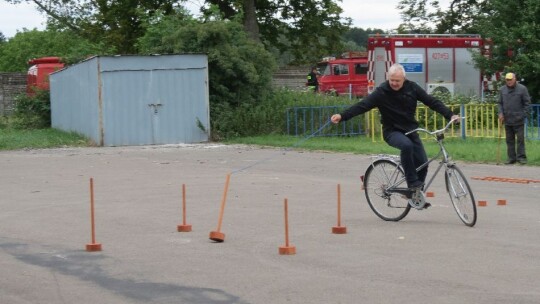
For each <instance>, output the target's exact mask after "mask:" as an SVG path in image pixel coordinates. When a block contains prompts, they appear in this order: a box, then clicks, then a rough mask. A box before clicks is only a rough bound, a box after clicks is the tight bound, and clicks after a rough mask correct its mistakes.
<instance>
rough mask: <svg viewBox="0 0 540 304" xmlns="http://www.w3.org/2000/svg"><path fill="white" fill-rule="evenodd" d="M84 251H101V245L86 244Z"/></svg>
mask: <svg viewBox="0 0 540 304" xmlns="http://www.w3.org/2000/svg"><path fill="white" fill-rule="evenodd" d="M86 251H101V244H100V243H94V244H86Z"/></svg>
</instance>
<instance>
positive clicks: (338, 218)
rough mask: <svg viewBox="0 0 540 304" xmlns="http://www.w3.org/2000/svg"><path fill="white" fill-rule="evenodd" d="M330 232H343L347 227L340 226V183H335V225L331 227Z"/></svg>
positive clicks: (345, 231)
mask: <svg viewBox="0 0 540 304" xmlns="http://www.w3.org/2000/svg"><path fill="white" fill-rule="evenodd" d="M332 233H334V234H345V233H347V227H343V226H341V185H340V184H338V185H337V226H334V227H332Z"/></svg>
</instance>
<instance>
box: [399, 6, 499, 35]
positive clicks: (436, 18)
mask: <svg viewBox="0 0 540 304" xmlns="http://www.w3.org/2000/svg"><path fill="white" fill-rule="evenodd" d="M488 3H489V1H486V0H451V1H450V3H449V6H448V8H443V7H441V5H440V2H439V0H400V1H399V3H398V6H397V8H398V9H399V10H400V11H401V17H402V20H403V23H402V24H401V25H400V26H399V28H398V31H399V32H401V33H424V34H426V33H436V34H443V33H444V34H458V33H461V34H464V33H468V34H470V33H476V32H477V30H478V29H477V28H476V24H477V18H478V16H482V15H485V14H487V12H488V11H489V10H488V8H487V4H488Z"/></svg>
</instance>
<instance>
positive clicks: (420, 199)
mask: <svg viewBox="0 0 540 304" xmlns="http://www.w3.org/2000/svg"><path fill="white" fill-rule="evenodd" d="M426 204H428V206H426ZM409 205H411V207H413V208H414V209H418V210H422V209H424V208H427V207H430V206H431V204H429V203H427V202H426V196H425V194H424V192H422V191H421V190H416V191H415V192H413V194H412V197H411V198H410V199H409Z"/></svg>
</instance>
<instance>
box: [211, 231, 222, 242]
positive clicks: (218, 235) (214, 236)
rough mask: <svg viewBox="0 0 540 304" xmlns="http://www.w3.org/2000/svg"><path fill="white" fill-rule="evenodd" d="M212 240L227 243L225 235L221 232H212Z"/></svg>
mask: <svg viewBox="0 0 540 304" xmlns="http://www.w3.org/2000/svg"><path fill="white" fill-rule="evenodd" d="M210 239H211V240H212V241H214V242H218V243H221V242H223V241H225V233H221V232H219V231H212V232H210Z"/></svg>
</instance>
